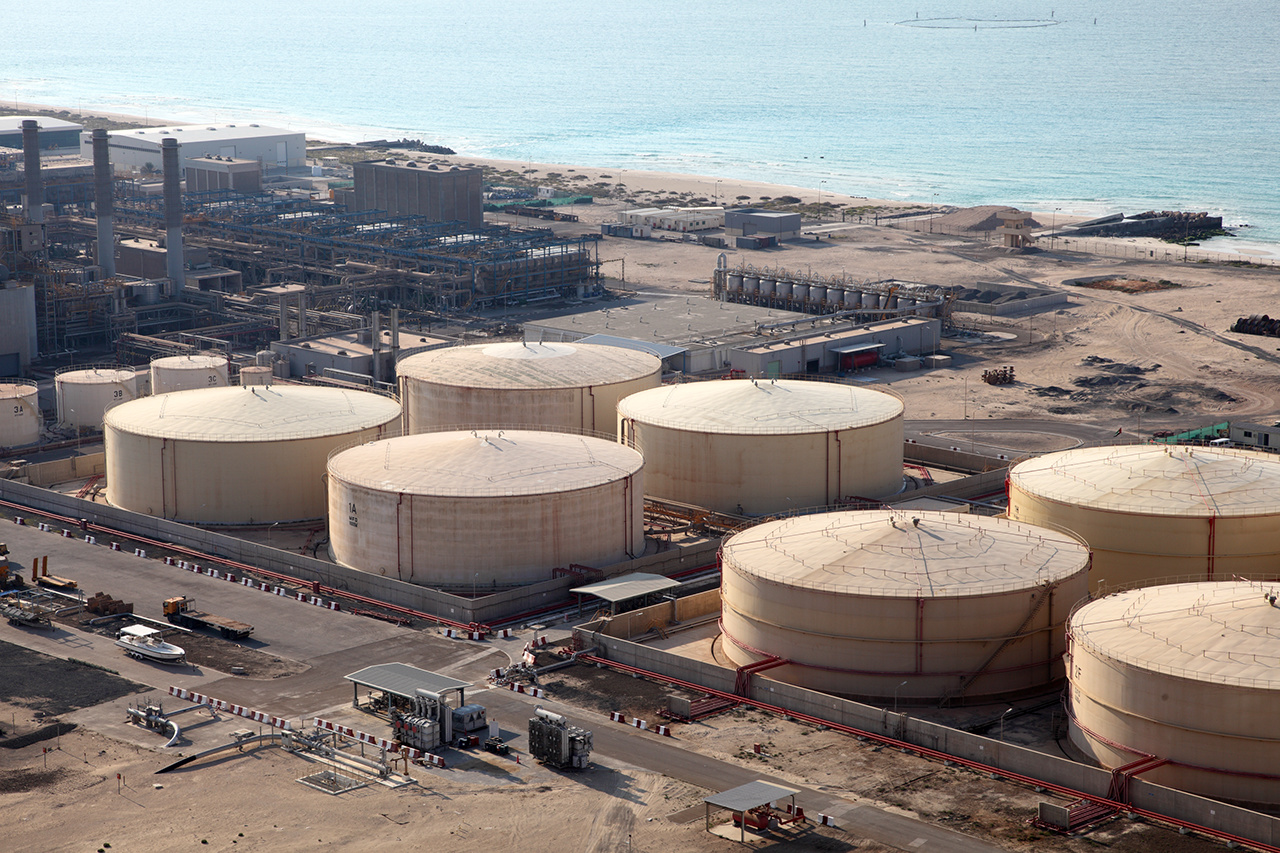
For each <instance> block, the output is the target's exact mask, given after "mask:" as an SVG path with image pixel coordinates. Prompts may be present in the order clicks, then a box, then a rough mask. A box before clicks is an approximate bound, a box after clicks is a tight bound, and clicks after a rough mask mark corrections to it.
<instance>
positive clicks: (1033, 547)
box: [723, 510, 1088, 598]
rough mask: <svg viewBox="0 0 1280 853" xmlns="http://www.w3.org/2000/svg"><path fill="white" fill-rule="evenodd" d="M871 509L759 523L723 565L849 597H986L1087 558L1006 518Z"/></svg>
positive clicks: (728, 549) (1075, 568)
mask: <svg viewBox="0 0 1280 853" xmlns="http://www.w3.org/2000/svg"><path fill="white" fill-rule="evenodd" d="M912 517H913V516H908V515H904V514H901V513H893V512H889V511H882V510H875V511H869V512H867V511H864V512H839V513H820V514H816V515H804V516H797V517H795V518H787V519H782V520H778V521H771V522H765V523H764V524H759V525H757V526H755V527H751V528H748V529H747V530H744V531H742V532H741V533H737V534H735V535H734V536H733V537H731V538H730V539H729V540H728V541H727V542H726V543H725V546H724V552H723V553H724V560H725V561H726V562H729V561H732V562H733V563H734V565H735V566H736V567H737V570H739V571H742V572H745V573H750V574H753V575H756V576H758V577H760V578H764V579H767V580H771V581H777V582H779V583H783V584H786V585H787V586H793V587H804V588H809V589H814V590H822V591H825V592H833V593H837V594H838V593H851V594H855V595H868V594H869V595H888V596H910V597H912V598H915V597H917V596H919V595H921V594H924V595H927V596H930V597H943V596H968V595H987V594H990V593H995V592H1003V591H1006V590H1008V589H1010V588H1013V587H1016V588H1023V587H1032V586H1034V585H1036V584H1041V583H1054V582H1057V581H1060V580H1062V579H1064V578H1067V577H1070V576H1071V575H1073V574H1075V573H1077V572H1079V571H1080V570H1081V567H1082V566H1083V565H1084V563H1085V562H1086V560H1087V558H1088V555H1087V552H1086V551H1085V548H1084V546H1082V545H1081V544H1080V542H1079V541H1078V540H1076V539H1075V538H1073V537H1071V536H1068V535H1066V534H1064V533H1058V532H1055V531H1052V530H1045V529H1043V528H1036V527H1032V526H1030V525H1026V524H1019V523H1017V522H1010V521H1007V520H1004V519H992V518H986V517H979V516H973V517H963V516H957V515H954V514H949V515H948V514H943V513H938V512H930V513H927V514H926V513H919V514H917V515H915V516H914V517H915V518H919V519H921V524H920V526H919V527H916V526H915V525H914V524H913V523H912V520H911V519H912Z"/></svg>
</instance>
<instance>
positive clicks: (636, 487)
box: [328, 430, 644, 590]
mask: <svg viewBox="0 0 1280 853" xmlns="http://www.w3.org/2000/svg"><path fill="white" fill-rule="evenodd" d="M643 464H644V460H643V459H642V458H641V456H640V454H639V453H637V452H636V451H634V450H632V449H631V448H628V447H623V446H622V445H620V444H618V443H617V442H614V441H609V440H606V439H601V438H595V437H592V436H585V435H575V434H573V433H557V432H532V431H524V430H493V431H482V430H477V431H472V430H465V431H446V432H435V433H425V434H421V435H412V436H404V437H401V438H393V439H390V440H387V441H378V442H373V443H370V444H364V445H361V446H359V447H353V448H350V449H347V450H343V451H341V452H339V453H336V454H334V455H333V457H332V458H331V459H330V460H329V469H328V470H329V477H328V480H329V541H330V543H331V546H332V548H333V556H334V559H335V560H337V561H338V562H339V563H342V564H343V565H346V566H350V567H352V568H356V569H360V570H362V571H366V572H372V573H374V574H379V575H384V576H386V577H392V578H396V579H398V580H403V581H408V582H411V583H416V584H422V585H425V586H433V587H436V586H452V587H456V588H460V589H463V590H470V589H471V588H473V586H478V588H480V589H492V588H493V587H495V586H498V587H505V586H511V585H514V584H524V583H532V582H534V581H542V580H550V579H551V577H552V570H554V569H556V568H566V567H568V566H569V565H570V564H571V563H578V564H581V565H586V566H592V567H603V566H608V565H612V564H614V563H618V562H621V561H622V560H626V559H628V558H629V557H634V556H640V554H642V553H643V552H644V483H643V479H642V470H641V469H642V466H643Z"/></svg>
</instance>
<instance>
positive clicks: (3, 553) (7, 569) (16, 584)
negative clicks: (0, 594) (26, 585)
mask: <svg viewBox="0 0 1280 853" xmlns="http://www.w3.org/2000/svg"><path fill="white" fill-rule="evenodd" d="M22 587H23V582H22V575H21V574H19V573H18V572H17V571H15V570H14V569H13V567H12V566H10V565H9V546H8V545H6V544H4V543H3V542H0V591H2V590H6V589H22Z"/></svg>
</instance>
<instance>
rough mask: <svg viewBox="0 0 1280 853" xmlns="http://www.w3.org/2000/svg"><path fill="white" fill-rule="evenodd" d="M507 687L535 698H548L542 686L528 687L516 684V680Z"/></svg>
mask: <svg viewBox="0 0 1280 853" xmlns="http://www.w3.org/2000/svg"><path fill="white" fill-rule="evenodd" d="M507 689H508V690H511V691H513V692H515V693H524V694H526V695H528V696H532V697H533V698H534V699H545V698H547V694H546V693H545V692H544V691H543V689H542V688H541V687H527V686H525V685H523V684H516V683H515V682H514V681H512V682H510V683H508V684H507Z"/></svg>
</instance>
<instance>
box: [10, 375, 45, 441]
mask: <svg viewBox="0 0 1280 853" xmlns="http://www.w3.org/2000/svg"><path fill="white" fill-rule="evenodd" d="M39 397H40V387H39V386H38V385H36V383H34V382H32V381H31V380H29V379H5V380H0V407H3V410H2V411H0V447H22V446H23V445H24V444H33V443H35V442H37V441H39V440H40V427H41V425H42V423H43V418H42V417H41V415H40V399H39Z"/></svg>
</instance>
